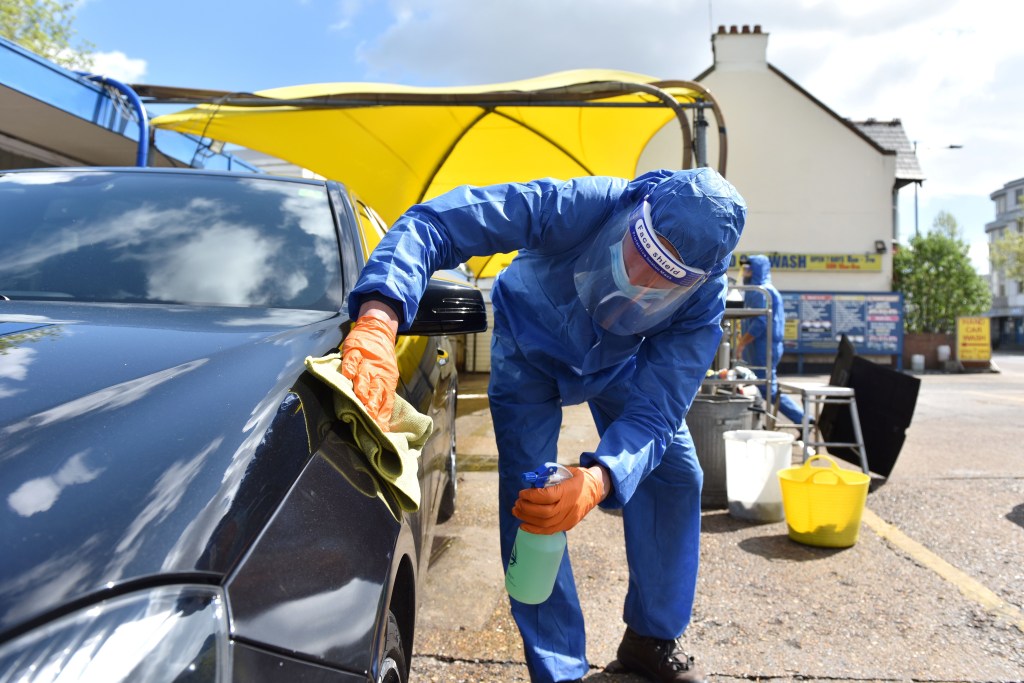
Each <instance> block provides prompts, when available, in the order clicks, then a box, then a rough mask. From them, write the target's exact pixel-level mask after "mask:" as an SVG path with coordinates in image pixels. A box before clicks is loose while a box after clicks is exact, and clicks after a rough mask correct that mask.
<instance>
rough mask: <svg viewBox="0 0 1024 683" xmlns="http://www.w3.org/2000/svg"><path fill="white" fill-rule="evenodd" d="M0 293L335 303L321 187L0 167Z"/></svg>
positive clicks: (333, 249)
mask: <svg viewBox="0 0 1024 683" xmlns="http://www.w3.org/2000/svg"><path fill="white" fill-rule="evenodd" d="M0 295H3V296H5V297H7V298H10V299H52V300H65V301H83V302H120V303H161V304H191V305H202V306H259V307H274V308H310V309H320V310H338V308H339V307H340V305H341V303H342V292H341V273H340V266H339V251H338V240H337V235H336V231H335V226H334V218H333V212H332V210H331V205H330V202H329V200H328V196H327V190H326V188H325V187H324V186H322V185H316V184H308V183H301V182H292V181H286V180H281V179H273V178H267V179H260V178H252V177H241V176H239V177H232V176H228V175H223V176H221V175H212V174H206V173H199V172H188V171H186V172H182V173H164V172H127V171H125V172H118V171H60V170H52V171H42V170H41V171H39V172H25V173H22V172H19V173H7V174H0Z"/></svg>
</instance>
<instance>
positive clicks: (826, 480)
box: [779, 455, 871, 548]
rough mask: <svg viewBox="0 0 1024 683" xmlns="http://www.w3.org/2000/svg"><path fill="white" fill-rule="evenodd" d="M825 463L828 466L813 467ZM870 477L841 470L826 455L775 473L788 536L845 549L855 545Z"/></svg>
mask: <svg viewBox="0 0 1024 683" xmlns="http://www.w3.org/2000/svg"><path fill="white" fill-rule="evenodd" d="M815 460H825V461H827V462H828V463H829V465H830V466H829V467H814V466H813V465H812V463H814V461H815ZM870 483H871V477H869V476H868V475H866V474H864V473H863V472H853V471H850V470H844V469H842V468H840V467H839V466H838V465H836V463H835V461H834V460H832V458H830V457H828V456H826V455H814V456H811V457H810V458H808V459H807V462H805V463H804V464H803V465H802V466H800V467H789V468H786V469H784V470H780V471H779V486H780V487H781V488H782V508H783V511H784V513H785V516H786V526H788V527H789V537H790V538H791V539H793V540H794V541H796V542H797V543H803V544H806V545H817V546H824V547H826V548H848V547H850V546H852V545H853V544H855V543H856V542H857V536H858V534H859V533H860V518H861V514H862V513H863V512H864V502H865V501H866V500H867V497H868V485H869V484H870Z"/></svg>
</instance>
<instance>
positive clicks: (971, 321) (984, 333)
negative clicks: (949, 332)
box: [956, 318, 992, 363]
mask: <svg viewBox="0 0 1024 683" xmlns="http://www.w3.org/2000/svg"><path fill="white" fill-rule="evenodd" d="M956 357H957V358H958V359H959V360H960V361H962V362H967V363H971V362H981V363H987V362H989V361H990V360H992V327H991V323H990V322H989V319H988V318H957V319H956Z"/></svg>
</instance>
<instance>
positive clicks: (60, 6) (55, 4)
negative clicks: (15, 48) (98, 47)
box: [0, 0, 93, 69]
mask: <svg viewBox="0 0 1024 683" xmlns="http://www.w3.org/2000/svg"><path fill="white" fill-rule="evenodd" d="M77 4H78V3H77V2H76V1H75V0H3V2H0V37H3V38H6V39H7V40H9V41H11V42H12V43H17V44H18V45H20V46H21V47H23V48H25V49H26V50H30V51H32V52H35V53H36V54H37V55H39V56H41V57H45V58H46V59H49V60H50V61H51V62H55V63H57V64H60V65H61V66H65V67H68V68H71V69H88V68H90V67H91V66H92V51H93V45H92V44H91V43H88V42H85V41H82V42H79V43H78V45H72V42H71V41H72V40H73V39H74V37H75V35H76V31H75V29H74V23H75V12H74V9H75V5H77Z"/></svg>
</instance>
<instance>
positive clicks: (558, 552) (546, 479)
mask: <svg viewBox="0 0 1024 683" xmlns="http://www.w3.org/2000/svg"><path fill="white" fill-rule="evenodd" d="M567 479H572V472H570V471H569V469H568V468H566V467H563V466H562V465H559V464H558V463H555V462H547V463H544V466H543V467H538V468H537V469H536V470H534V471H533V472H525V473H524V474H523V486H524V488H537V489H540V488H545V487H548V486H554V485H555V484H557V483H559V482H563V481H565V480H567ZM565 542H566V540H565V532H564V531H559V532H557V533H554V534H531V533H530V532H528V531H523V530H522V528H520V529H519V530H518V531H517V532H516V540H515V544H514V545H513V546H512V555H511V556H510V557H509V560H508V570H507V571H506V572H505V590H507V591H508V594H509V595H510V596H512V597H513V598H515V599H516V600H518V601H519V602H523V603H526V604H528V605H537V604H540V603H542V602H544V601H545V600H547V599H548V597H549V596H550V595H551V591H552V590H553V589H554V587H555V577H556V576H557V575H558V567H559V566H560V565H561V564H562V555H563V554H564V553H565Z"/></svg>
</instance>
